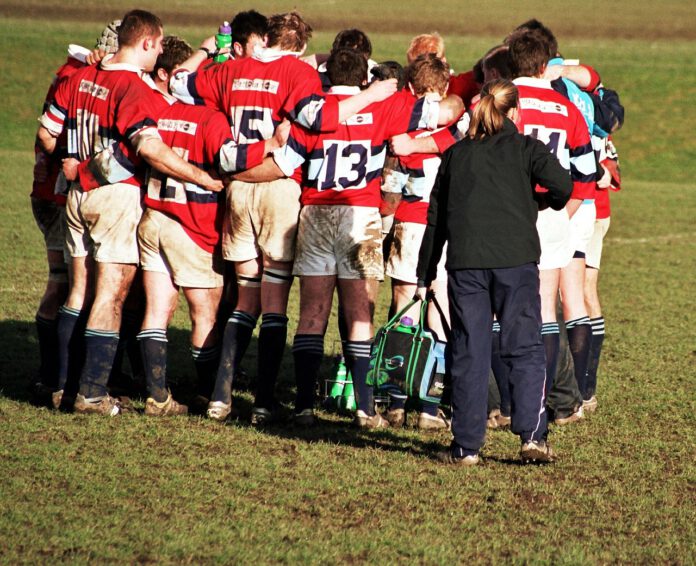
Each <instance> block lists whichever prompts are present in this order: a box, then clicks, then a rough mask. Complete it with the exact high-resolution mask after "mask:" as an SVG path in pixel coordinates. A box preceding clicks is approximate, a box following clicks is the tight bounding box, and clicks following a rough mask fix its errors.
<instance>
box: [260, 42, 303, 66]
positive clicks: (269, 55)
mask: <svg viewBox="0 0 696 566" xmlns="http://www.w3.org/2000/svg"><path fill="white" fill-rule="evenodd" d="M286 55H290V56H292V57H299V56H300V54H299V53H296V52H295V51H281V50H280V49H274V48H273V47H258V46H257V47H255V48H254V54H253V55H252V57H253V58H254V59H256V60H258V61H261V62H262V63H270V62H272V61H275V60H277V59H280V58H281V57H285V56H286Z"/></svg>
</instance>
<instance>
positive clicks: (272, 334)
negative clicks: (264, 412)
mask: <svg viewBox="0 0 696 566" xmlns="http://www.w3.org/2000/svg"><path fill="white" fill-rule="evenodd" d="M287 337H288V317H287V316H285V315H284V314H276V313H266V314H264V315H263V316H262V317H261V327H260V328H259V344H258V346H259V355H258V358H257V363H258V366H257V367H258V381H257V384H256V400H255V402H254V405H255V406H256V407H263V408H264V409H268V410H271V409H272V408H273V405H274V403H275V384H276V379H277V377H278V371H279V370H280V362H281V361H282V360H283V352H284V350H285V340H286V339H287Z"/></svg>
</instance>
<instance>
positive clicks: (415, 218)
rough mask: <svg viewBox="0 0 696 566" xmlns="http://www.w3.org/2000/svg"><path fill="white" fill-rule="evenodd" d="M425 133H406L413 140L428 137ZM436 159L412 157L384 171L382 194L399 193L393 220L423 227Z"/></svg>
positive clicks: (423, 131)
mask: <svg viewBox="0 0 696 566" xmlns="http://www.w3.org/2000/svg"><path fill="white" fill-rule="evenodd" d="M430 133H431V132H430V131H428V130H419V131H415V132H409V135H410V136H411V137H413V138H415V137H422V136H427V135H430ZM439 167H440V155H439V154H431V153H414V154H411V155H407V156H402V157H399V160H398V165H397V167H396V168H395V169H392V170H387V169H385V173H384V178H383V182H382V190H383V191H384V192H388V193H401V202H399V206H398V207H397V209H396V212H395V213H394V220H398V221H400V222H415V223H417V224H427V217H428V205H429V204H430V192H431V191H432V189H433V185H434V184H435V177H436V176H437V170H438V168H439Z"/></svg>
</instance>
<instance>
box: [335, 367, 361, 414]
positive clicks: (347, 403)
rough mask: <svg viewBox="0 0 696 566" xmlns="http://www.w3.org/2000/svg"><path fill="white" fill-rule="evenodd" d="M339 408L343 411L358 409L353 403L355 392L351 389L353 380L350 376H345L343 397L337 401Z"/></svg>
mask: <svg viewBox="0 0 696 566" xmlns="http://www.w3.org/2000/svg"><path fill="white" fill-rule="evenodd" d="M339 408H340V409H343V410H344V411H355V410H356V409H357V408H358V405H357V403H356V402H355V391H354V389H353V379H352V378H351V376H350V374H347V375H346V383H345V387H344V388H343V395H341V397H340V400H339Z"/></svg>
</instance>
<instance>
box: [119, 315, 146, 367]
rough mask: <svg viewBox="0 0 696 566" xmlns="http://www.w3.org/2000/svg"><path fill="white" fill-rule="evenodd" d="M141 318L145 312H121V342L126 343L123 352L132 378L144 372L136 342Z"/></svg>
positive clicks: (141, 323)
mask: <svg viewBox="0 0 696 566" xmlns="http://www.w3.org/2000/svg"><path fill="white" fill-rule="evenodd" d="M143 318H145V311H144V310H142V309H138V310H124V311H123V319H122V321H121V340H125V342H126V347H125V350H126V353H127V354H128V363H129V364H130V368H131V375H132V376H133V377H137V376H139V375H140V376H142V375H143V372H144V368H143V359H142V357H141V353H140V348H139V347H138V340H137V336H138V331H139V330H140V328H141V327H142V325H143Z"/></svg>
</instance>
